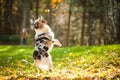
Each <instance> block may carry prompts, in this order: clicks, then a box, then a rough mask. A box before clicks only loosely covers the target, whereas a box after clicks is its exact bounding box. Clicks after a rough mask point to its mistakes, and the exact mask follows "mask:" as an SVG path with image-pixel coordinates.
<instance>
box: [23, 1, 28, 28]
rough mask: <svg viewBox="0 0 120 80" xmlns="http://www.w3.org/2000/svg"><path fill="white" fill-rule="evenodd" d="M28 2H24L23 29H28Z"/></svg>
mask: <svg viewBox="0 0 120 80" xmlns="http://www.w3.org/2000/svg"><path fill="white" fill-rule="evenodd" d="M26 13H27V1H26V0H23V24H22V27H23V28H25V27H26V18H27V14H26Z"/></svg>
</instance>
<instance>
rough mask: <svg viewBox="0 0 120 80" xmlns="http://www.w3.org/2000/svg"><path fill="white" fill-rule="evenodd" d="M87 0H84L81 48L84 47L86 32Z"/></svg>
mask: <svg viewBox="0 0 120 80" xmlns="http://www.w3.org/2000/svg"><path fill="white" fill-rule="evenodd" d="M85 14H86V0H83V16H82V30H81V39H80V40H81V41H80V44H81V46H83V45H84V32H85V20H86V15H85Z"/></svg>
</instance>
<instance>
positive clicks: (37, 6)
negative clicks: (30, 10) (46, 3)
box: [36, 0, 39, 18]
mask: <svg viewBox="0 0 120 80" xmlns="http://www.w3.org/2000/svg"><path fill="white" fill-rule="evenodd" d="M38 9H39V0H36V18H38V16H39V13H38V11H39V10H38Z"/></svg>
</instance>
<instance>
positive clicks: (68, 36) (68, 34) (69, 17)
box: [66, 0, 72, 46]
mask: <svg viewBox="0 0 120 80" xmlns="http://www.w3.org/2000/svg"><path fill="white" fill-rule="evenodd" d="M71 1H72V0H70V3H69V16H68V28H67V37H66V38H67V40H66V41H67V46H69V43H70V22H71V4H72V3H71Z"/></svg>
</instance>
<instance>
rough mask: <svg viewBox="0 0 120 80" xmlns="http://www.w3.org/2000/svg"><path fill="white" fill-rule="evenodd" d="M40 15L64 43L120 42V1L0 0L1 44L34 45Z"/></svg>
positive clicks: (86, 44) (85, 44)
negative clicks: (36, 23) (36, 21)
mask: <svg viewBox="0 0 120 80" xmlns="http://www.w3.org/2000/svg"><path fill="white" fill-rule="evenodd" d="M39 16H43V17H44V18H45V20H46V21H47V24H48V25H50V27H51V28H52V30H53V32H54V33H55V38H57V39H59V40H60V41H61V43H62V44H63V46H73V45H81V46H89V45H106V44H120V0H0V44H1V45H5V44H15V45H16V44H17V45H21V44H25V45H32V44H34V34H35V33H34V29H33V22H34V20H35V19H37V18H38V17H39ZM23 37H25V38H27V40H26V41H25V42H24V40H23Z"/></svg>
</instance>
